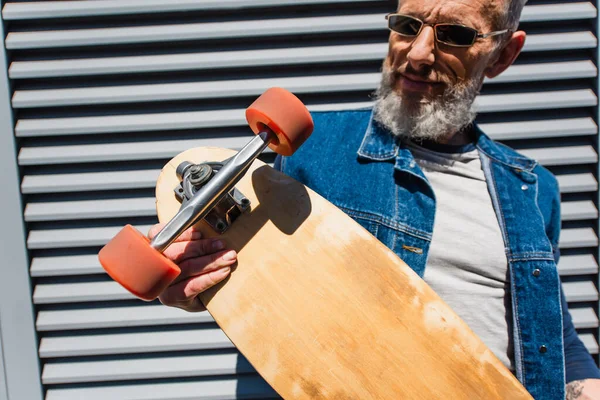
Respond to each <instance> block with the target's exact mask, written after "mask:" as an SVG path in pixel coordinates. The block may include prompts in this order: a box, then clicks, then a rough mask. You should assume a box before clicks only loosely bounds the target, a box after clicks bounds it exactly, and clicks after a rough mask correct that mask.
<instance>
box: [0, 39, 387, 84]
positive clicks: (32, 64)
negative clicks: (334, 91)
mask: <svg viewBox="0 0 600 400" xmlns="http://www.w3.org/2000/svg"><path fill="white" fill-rule="evenodd" d="M386 51H387V44H385V43H377V44H359V45H343V46H318V47H317V46H315V47H301V48H284V49H267V50H240V51H223V52H214V53H213V52H211V53H188V54H166V55H156V56H132V57H106V58H104V57H103V58H86V59H61V60H45V61H14V62H12V63H11V65H10V68H9V75H10V78H11V79H24V78H44V77H60V76H77V75H103V74H118V73H142V72H164V71H180V70H202V69H215V68H241V67H256V66H262V67H266V66H274V65H294V64H311V63H324V62H347V61H364V60H381V59H383V57H384V56H385V54H386Z"/></svg>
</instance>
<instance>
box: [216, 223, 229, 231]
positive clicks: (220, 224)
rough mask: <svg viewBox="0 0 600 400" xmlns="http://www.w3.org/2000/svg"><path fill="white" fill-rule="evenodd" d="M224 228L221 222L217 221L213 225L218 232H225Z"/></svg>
mask: <svg viewBox="0 0 600 400" xmlns="http://www.w3.org/2000/svg"><path fill="white" fill-rule="evenodd" d="M226 226H227V225H225V222H223V221H217V223H216V225H215V228H217V230H219V231H223V230H225V227H226Z"/></svg>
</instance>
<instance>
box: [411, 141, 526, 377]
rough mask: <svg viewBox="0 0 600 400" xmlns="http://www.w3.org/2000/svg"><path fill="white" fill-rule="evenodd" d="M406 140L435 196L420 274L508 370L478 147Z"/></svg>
mask: <svg viewBox="0 0 600 400" xmlns="http://www.w3.org/2000/svg"><path fill="white" fill-rule="evenodd" d="M408 146H409V148H410V149H411V151H412V153H413V155H414V157H415V161H416V162H417V163H418V164H419V166H420V167H421V169H422V170H423V173H424V174H425V176H426V177H427V179H428V180H429V183H430V184H431V186H432V187H433V191H434V193H435V196H436V215H435V222H434V227H433V238H432V241H431V246H430V250H429V255H428V259H427V265H426V267H425V275H424V279H425V281H426V282H427V283H428V284H429V285H430V286H431V287H432V288H433V290H435V292H436V293H438V295H439V296H440V297H441V298H442V299H443V300H444V301H445V302H446V303H447V304H448V305H449V306H450V307H451V308H452V309H453V310H454V311H455V312H456V313H457V314H458V315H459V316H460V317H461V318H462V319H463V320H464V321H465V322H466V323H467V324H468V325H469V327H470V328H471V329H472V330H473V331H474V332H475V333H476V334H477V335H478V336H479V337H480V338H481V339H482V340H483V342H484V343H485V344H486V345H487V346H488V347H489V348H490V349H491V350H492V351H493V352H494V354H495V355H496V356H497V357H498V358H499V359H500V360H501V361H502V362H503V363H504V364H505V365H506V366H507V367H508V368H509V369H510V370H511V371H514V355H513V347H512V344H513V343H512V330H511V329H510V328H511V321H512V314H511V312H512V311H511V310H512V307H511V296H510V286H509V282H510V279H509V276H508V274H509V271H508V261H507V258H506V254H505V252H504V241H503V239H502V232H501V231H500V226H499V225H498V219H497V217H496V213H495V212H494V209H493V206H492V201H491V198H490V195H489V192H488V188H487V184H486V181H485V176H484V174H483V170H482V169H481V161H480V159H479V154H478V151H477V149H475V148H474V147H471V149H470V150H468V151H467V152H462V153H448V152H441V151H433V150H431V149H428V148H424V147H421V146H418V145H417V144H414V143H409V144H408ZM442 147H443V146H442ZM436 150H439V149H438V148H437V147H436ZM446 150H447V149H446ZM463 151H464V149H463Z"/></svg>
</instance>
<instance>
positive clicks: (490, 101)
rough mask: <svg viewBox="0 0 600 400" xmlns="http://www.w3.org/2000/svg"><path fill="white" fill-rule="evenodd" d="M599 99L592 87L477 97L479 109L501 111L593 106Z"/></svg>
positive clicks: (476, 106)
mask: <svg viewBox="0 0 600 400" xmlns="http://www.w3.org/2000/svg"><path fill="white" fill-rule="evenodd" d="M596 104H598V99H597V98H596V95H595V94H594V92H593V91H592V90H591V89H585V90H561V91H548V92H535V93H516V94H496V95H481V96H479V97H477V99H475V104H474V106H475V108H476V109H477V111H479V112H482V113H485V112H500V111H522V110H543V109H554V108H571V107H591V106H595V105H596Z"/></svg>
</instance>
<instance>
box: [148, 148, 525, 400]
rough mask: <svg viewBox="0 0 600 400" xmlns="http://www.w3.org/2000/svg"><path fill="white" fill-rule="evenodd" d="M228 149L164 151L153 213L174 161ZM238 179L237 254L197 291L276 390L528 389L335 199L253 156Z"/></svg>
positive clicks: (502, 394)
mask: <svg viewBox="0 0 600 400" xmlns="http://www.w3.org/2000/svg"><path fill="white" fill-rule="evenodd" d="M233 154H234V152H233V151H232V150H226V149H219V148H196V149H192V150H188V151H186V152H184V153H182V154H180V155H178V156H177V157H175V158H174V159H173V160H171V161H170V162H169V164H167V165H166V166H165V168H164V169H163V171H162V173H161V175H160V177H159V179H158V183H157V188H156V194H157V211H158V216H159V219H160V220H161V221H167V220H169V219H170V218H171V217H172V216H173V215H175V213H176V212H177V210H178V209H179V202H178V201H177V200H176V198H175V196H174V194H173V188H174V187H175V186H176V185H177V183H178V182H177V177H176V174H175V169H176V168H177V165H179V163H180V162H182V161H190V162H195V163H198V162H202V161H220V160H223V159H225V158H227V157H230V156H231V155H233ZM332 184H333V182H332ZM237 188H238V189H239V190H241V191H242V192H243V193H244V195H245V196H246V197H248V198H249V199H250V200H251V202H252V210H251V212H249V213H246V214H244V215H243V216H242V217H240V218H239V219H238V221H237V222H236V223H235V224H234V225H233V226H232V227H231V228H230V230H229V231H228V232H226V233H225V234H224V235H223V239H224V240H225V241H226V242H227V243H228V246H229V247H230V248H233V249H235V250H236V251H237V252H238V264H237V267H236V268H235V269H234V270H233V272H232V274H231V276H230V278H228V279H227V280H226V281H225V282H223V283H222V284H220V285H218V286H217V287H215V288H213V289H212V290H209V291H208V292H206V293H204V294H203V295H202V296H201V298H202V301H203V302H204V303H205V304H206V306H207V308H208V310H209V312H210V313H211V314H212V316H213V317H214V319H215V320H216V321H217V323H218V324H219V326H220V327H221V328H222V329H223V331H224V332H225V333H226V334H227V336H228V337H229V338H230V339H231V341H232V342H233V343H234V344H235V345H236V347H237V348H238V349H239V350H240V351H241V352H242V353H243V354H244V356H246V358H247V359H248V360H249V361H250V363H251V364H252V365H253V366H254V368H256V370H257V371H258V372H259V373H260V374H261V375H262V376H263V377H264V378H265V380H266V381H267V382H268V383H269V384H270V385H271V386H272V387H273V388H274V389H275V390H276V391H277V392H278V393H279V394H280V395H281V396H283V397H284V398H286V399H400V398H402V399H433V398H444V399H450V398H451V399H531V397H530V396H529V394H528V393H527V392H526V391H525V389H524V388H523V387H522V386H521V384H520V383H519V382H518V381H517V379H516V378H515V377H514V376H513V375H512V374H511V372H510V371H508V370H507V369H506V368H505V367H504V365H503V364H502V363H501V362H500V361H499V360H498V359H497V358H496V357H495V356H494V355H493V353H492V352H491V351H490V350H489V349H488V348H487V347H486V346H485V345H484V344H483V342H482V341H481V340H480V339H479V338H478V337H477V336H476V335H475V334H474V333H473V332H472V331H471V330H470V329H469V328H468V326H467V325H466V324H465V323H464V322H463V321H462V320H461V319H460V318H459V317H458V316H457V315H456V314H455V313H454V312H453V311H452V310H451V309H450V308H449V307H448V306H447V305H446V304H445V303H444V302H443V301H442V300H441V299H440V298H439V296H438V295H437V294H435V292H433V290H432V289H431V288H429V286H428V285H427V284H426V283H425V282H424V281H423V280H422V279H421V278H419V277H418V275H416V274H415V273H414V272H413V271H412V270H411V269H410V268H409V267H408V266H407V265H406V264H405V263H404V262H403V261H402V260H400V259H399V258H398V257H397V256H396V255H395V254H394V253H393V252H391V251H390V250H389V249H388V248H386V247H385V246H384V245H383V244H382V243H381V242H379V241H378V240H377V239H376V238H374V237H373V236H372V235H371V234H370V233H368V232H367V231H366V230H365V229H363V228H362V227H360V226H359V225H358V224H357V223H356V222H354V221H353V220H352V219H351V218H350V217H348V216H347V215H346V214H344V213H343V212H342V211H341V210H339V209H337V208H336V207H334V206H333V205H332V204H331V203H329V202H327V201H326V200H325V199H323V198H322V197H320V196H319V195H318V194H316V193H314V192H313V191H311V190H310V189H308V188H306V187H305V186H304V185H302V184H300V183H298V182H296V181H295V180H293V179H291V178H289V177H287V176H285V175H283V174H281V173H279V172H278V171H275V170H273V169H272V168H271V167H269V166H266V165H265V164H263V163H262V162H260V161H255V162H254V164H253V165H252V167H251V169H250V171H249V172H248V173H247V174H246V176H245V177H244V178H243V179H242V181H240V182H239V183H238V185H237ZM199 226H200V227H201V229H202V230H203V231H204V232H205V235H206V236H215V234H214V233H213V232H212V231H211V230H210V228H208V227H207V226H205V225H204V224H203V223H200V224H199Z"/></svg>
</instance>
